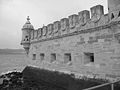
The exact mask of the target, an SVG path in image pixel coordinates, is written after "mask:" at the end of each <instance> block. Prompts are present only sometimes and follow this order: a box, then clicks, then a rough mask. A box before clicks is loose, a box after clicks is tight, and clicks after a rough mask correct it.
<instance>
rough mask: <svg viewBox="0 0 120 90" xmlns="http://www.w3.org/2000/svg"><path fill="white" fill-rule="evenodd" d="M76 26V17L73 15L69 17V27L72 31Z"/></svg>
mask: <svg viewBox="0 0 120 90" xmlns="http://www.w3.org/2000/svg"><path fill="white" fill-rule="evenodd" d="M77 24H78V15H76V14H73V15H70V16H69V27H70V29H73V28H74V27H75V26H76V25H77Z"/></svg>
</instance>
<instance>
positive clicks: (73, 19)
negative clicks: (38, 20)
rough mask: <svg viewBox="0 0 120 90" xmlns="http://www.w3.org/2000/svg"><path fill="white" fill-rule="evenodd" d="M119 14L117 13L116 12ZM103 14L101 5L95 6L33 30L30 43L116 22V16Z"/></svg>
mask: <svg viewBox="0 0 120 90" xmlns="http://www.w3.org/2000/svg"><path fill="white" fill-rule="evenodd" d="M117 13H118V14H119V12H117ZM109 17H110V15H109V13H108V14H104V7H103V6H102V5H96V6H93V7H91V8H90V11H88V10H83V11H81V12H78V14H73V15H70V16H68V18H62V19H61V20H60V21H55V22H53V23H51V24H48V25H47V26H43V27H42V28H39V29H36V30H33V31H32V32H31V42H35V41H43V40H45V39H49V38H54V37H59V36H60V37H62V36H64V35H68V34H71V33H74V32H79V31H81V30H82V31H84V30H87V29H91V28H92V29H93V28H96V27H99V26H104V25H106V24H109V23H110V22H111V21H112V19H113V21H117V20H118V18H119V15H118V16H112V18H109Z"/></svg>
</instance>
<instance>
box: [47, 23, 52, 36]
mask: <svg viewBox="0 0 120 90" xmlns="http://www.w3.org/2000/svg"><path fill="white" fill-rule="evenodd" d="M47 29H48V33H47V34H48V35H51V34H52V33H53V24H48V25H47Z"/></svg>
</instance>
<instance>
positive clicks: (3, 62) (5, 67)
mask: <svg viewBox="0 0 120 90" xmlns="http://www.w3.org/2000/svg"><path fill="white" fill-rule="evenodd" d="M28 61H29V60H28V58H27V56H26V55H25V54H0V74H1V73H2V72H7V71H13V70H23V69H24V67H25V66H26V65H27V63H28Z"/></svg>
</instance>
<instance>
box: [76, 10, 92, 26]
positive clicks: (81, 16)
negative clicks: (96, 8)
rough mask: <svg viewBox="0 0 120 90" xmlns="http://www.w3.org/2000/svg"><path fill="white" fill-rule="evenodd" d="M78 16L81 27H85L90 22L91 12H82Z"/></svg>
mask: <svg viewBox="0 0 120 90" xmlns="http://www.w3.org/2000/svg"><path fill="white" fill-rule="evenodd" d="M78 15H79V17H78V18H79V19H78V20H79V25H80V26H84V25H85V24H86V23H87V22H88V21H89V20H90V12H89V11H88V10H84V11H81V12H79V13H78Z"/></svg>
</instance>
